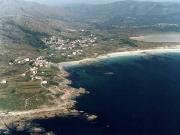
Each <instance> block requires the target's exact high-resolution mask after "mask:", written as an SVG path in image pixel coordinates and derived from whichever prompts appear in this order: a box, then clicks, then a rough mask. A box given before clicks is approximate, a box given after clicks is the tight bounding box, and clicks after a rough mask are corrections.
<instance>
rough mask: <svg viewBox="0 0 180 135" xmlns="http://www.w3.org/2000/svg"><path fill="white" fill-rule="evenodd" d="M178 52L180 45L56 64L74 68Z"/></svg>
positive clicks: (116, 53)
mask: <svg viewBox="0 0 180 135" xmlns="http://www.w3.org/2000/svg"><path fill="white" fill-rule="evenodd" d="M177 52H180V45H176V46H173V47H158V48H153V49H144V50H143V49H137V50H132V51H123V52H114V53H109V54H105V55H100V56H98V57H96V58H86V59H83V60H79V61H70V62H61V63H59V64H58V66H59V67H60V68H64V67H68V66H75V65H79V64H90V63H93V62H96V61H98V60H103V59H109V58H115V57H126V56H137V55H152V54H163V53H177Z"/></svg>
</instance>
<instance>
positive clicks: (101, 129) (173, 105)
mask: <svg viewBox="0 0 180 135" xmlns="http://www.w3.org/2000/svg"><path fill="white" fill-rule="evenodd" d="M67 71H68V72H69V73H71V76H70V77H69V79H71V80H72V86H73V87H77V88H79V87H83V88H86V89H87V90H88V91H89V92H90V94H86V95H83V96H81V97H79V98H78V99H77V101H78V104H77V106H76V108H77V109H79V110H83V111H85V112H88V113H90V114H95V115H97V116H98V119H96V120H95V121H87V120H85V119H84V118H82V117H65V118H53V119H49V120H36V121H34V122H35V123H38V124H39V125H41V126H42V127H44V128H45V129H46V130H47V131H53V132H54V133H56V134H58V135H179V134H180V54H178V53H172V54H158V55H157V54H156V55H144V56H131V57H119V58H113V59H108V60H102V61H99V62H97V63H94V64H91V65H81V66H74V67H69V68H67Z"/></svg>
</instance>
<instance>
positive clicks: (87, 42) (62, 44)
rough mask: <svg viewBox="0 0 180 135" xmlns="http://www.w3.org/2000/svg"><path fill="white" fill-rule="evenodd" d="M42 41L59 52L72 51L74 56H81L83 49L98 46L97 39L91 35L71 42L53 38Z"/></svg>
mask: <svg viewBox="0 0 180 135" xmlns="http://www.w3.org/2000/svg"><path fill="white" fill-rule="evenodd" d="M42 41H43V42H44V43H45V44H46V45H48V46H49V47H51V48H54V49H56V50H59V51H67V50H72V51H74V52H73V55H81V54H82V52H83V48H86V47H93V46H96V42H97V37H96V36H94V35H93V34H91V35H90V36H88V37H84V36H83V37H80V39H75V40H70V39H66V40H64V39H62V38H61V37H56V36H51V37H48V38H43V39H42Z"/></svg>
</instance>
